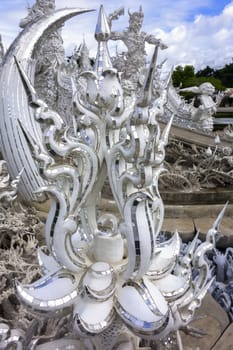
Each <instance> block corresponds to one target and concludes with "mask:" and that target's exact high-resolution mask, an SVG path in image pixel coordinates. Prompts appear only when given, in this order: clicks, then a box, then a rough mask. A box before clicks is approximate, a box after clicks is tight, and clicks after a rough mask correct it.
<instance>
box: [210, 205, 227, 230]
mask: <svg viewBox="0 0 233 350" xmlns="http://www.w3.org/2000/svg"><path fill="white" fill-rule="evenodd" d="M227 206H228V201H227V202H226V204H225V205H224V207H223V208H222V210H221V211H220V213H219V214H218V217H217V219H216V220H215V222H214V224H213V229H214V230H219V225H220V224H221V221H222V219H223V217H224V214H225V211H226V209H227Z"/></svg>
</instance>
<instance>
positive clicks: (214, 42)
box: [0, 0, 233, 69]
mask: <svg viewBox="0 0 233 350" xmlns="http://www.w3.org/2000/svg"><path fill="white" fill-rule="evenodd" d="M33 4H34V0H7V1H6V0H0V13H1V22H0V34H1V35H2V40H3V43H4V46H5V48H7V47H9V45H10V43H11V42H12V41H13V40H14V38H15V37H16V36H17V34H18V33H19V31H20V28H19V27H18V23H19V21H20V19H22V18H23V17H25V16H26V14H27V6H28V5H29V6H32V5H33ZM100 4H103V5H104V8H105V11H106V13H107V14H109V13H111V12H113V11H114V10H115V9H116V8H118V7H120V6H124V7H125V15H124V16H122V17H121V18H120V20H118V21H114V23H113V29H114V30H124V29H125V28H126V27H127V25H128V15H127V10H128V8H129V9H130V10H131V11H136V10H138V8H139V5H142V8H143V11H144V14H145V16H144V24H143V30H144V31H146V32H147V33H150V34H153V35H156V36H157V37H158V38H161V39H162V40H163V41H164V42H165V43H166V44H167V45H168V49H167V50H165V51H163V52H161V53H160V57H159V58H160V60H163V59H164V58H167V65H169V66H171V65H177V64H193V65H194V66H195V67H196V68H197V69H200V68H204V67H205V66H206V65H210V66H212V67H221V66H223V65H224V64H226V63H230V62H232V58H233V40H232V38H233V0H232V1H223V0H221V1H219V0H195V1H192V0H191V1H190V0H175V1H174V0H156V1H151V0H141V1H135V0H120V1H119V2H117V5H116V2H113V1H111V2H110V1H109V0H102V1H101V0H56V6H57V8H62V7H81V8H92V9H96V10H97V12H93V13H88V14H84V15H81V16H78V17H77V18H76V19H72V20H70V21H68V22H67V23H66V25H65V27H64V29H63V39H64V45H65V48H66V51H67V53H68V54H70V53H71V52H72V51H73V49H74V47H75V46H78V45H79V44H80V43H81V42H82V40H83V36H85V40H86V43H87V45H88V47H89V49H90V53H91V55H92V56H95V52H96V42H95V40H94V37H93V32H94V29H95V24H96V19H97V15H98V9H99V6H100ZM117 45H118V49H119V50H124V47H123V45H122V44H121V43H118V44H117ZM109 46H110V48H111V49H113V50H115V48H116V43H115V42H114V43H109ZM151 49H152V48H151V47H150V46H149V45H148V46H147V51H148V54H150V51H151Z"/></svg>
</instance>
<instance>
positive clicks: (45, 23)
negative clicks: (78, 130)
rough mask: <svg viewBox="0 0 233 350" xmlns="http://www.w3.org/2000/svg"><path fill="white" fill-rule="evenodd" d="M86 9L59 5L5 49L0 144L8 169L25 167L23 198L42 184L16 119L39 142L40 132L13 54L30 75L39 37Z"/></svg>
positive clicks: (0, 84)
mask: <svg viewBox="0 0 233 350" xmlns="http://www.w3.org/2000/svg"><path fill="white" fill-rule="evenodd" d="M89 11H92V10H88V9H77V8H76V9H74V8H73V9H61V10H58V11H56V12H54V13H52V14H50V15H49V16H46V17H43V18H42V19H40V20H39V21H37V22H35V23H33V24H32V25H30V26H27V27H26V28H25V29H24V30H23V31H22V32H21V34H20V35H19V36H18V37H17V38H16V40H15V41H14V42H13V44H12V45H11V47H10V48H9V50H8V52H7V53H6V55H5V57H4V60H3V63H2V66H1V72H0V98H1V101H2V103H1V104H0V113H1V118H0V148H1V152H2V154H3V157H4V159H5V160H6V161H7V163H8V165H9V173H10V175H11V177H12V178H15V177H16V176H17V175H18V173H19V172H20V170H21V169H22V168H24V169H25V171H24V173H23V174H22V178H21V182H20V184H19V192H20V194H21V196H22V197H23V198H24V199H25V200H26V201H31V200H35V199H36V196H35V194H34V192H35V191H36V190H37V189H38V188H40V187H41V186H43V185H44V183H45V182H44V180H43V179H42V178H41V176H40V174H39V172H38V168H37V164H36V163H35V161H34V159H33V157H32V155H31V150H30V147H29V145H28V143H27V140H26V139H25V136H24V134H23V133H22V131H21V130H20V129H19V128H18V123H17V122H16V120H17V119H20V120H21V121H22V122H23V123H24V124H25V125H27V127H28V129H29V131H30V132H31V134H32V135H33V137H34V138H35V140H36V142H37V143H38V144H39V145H40V144H41V141H42V135H41V130H40V126H39V125H38V123H36V121H35V118H34V113H33V111H32V110H31V108H30V107H27V106H28V104H27V95H26V93H25V90H24V86H23V84H22V81H21V78H20V76H19V74H17V66H16V64H15V60H14V56H16V57H17V58H18V60H20V61H21V63H22V65H23V68H24V69H25V71H26V73H27V75H28V76H29V78H30V79H31V80H32V81H33V77H34V66H35V62H34V61H33V58H34V50H35V47H36V45H37V44H38V42H39V41H40V39H41V38H42V37H43V36H44V35H45V34H46V33H47V32H48V31H50V30H52V28H53V27H54V26H55V27H57V26H58V27H60V26H61V25H62V24H63V23H64V22H65V21H66V20H68V19H69V18H71V17H73V16H76V15H79V14H82V13H85V12H89Z"/></svg>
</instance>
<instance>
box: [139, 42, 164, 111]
mask: <svg viewBox="0 0 233 350" xmlns="http://www.w3.org/2000/svg"><path fill="white" fill-rule="evenodd" d="M158 49H159V45H156V46H155V49H154V53H153V56H152V59H151V62H150V67H149V68H148V71H147V76H146V78H145V81H144V85H143V88H142V91H141V97H140V98H139V101H138V103H137V105H138V106H139V107H146V106H148V105H149V104H150V102H151V98H152V87H153V79H154V73H155V67H156V61H157V57H158Z"/></svg>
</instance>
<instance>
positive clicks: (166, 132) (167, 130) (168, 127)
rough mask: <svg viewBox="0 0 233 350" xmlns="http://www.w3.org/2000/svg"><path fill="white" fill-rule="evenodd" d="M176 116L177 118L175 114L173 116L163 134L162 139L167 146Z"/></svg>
mask: <svg viewBox="0 0 233 350" xmlns="http://www.w3.org/2000/svg"><path fill="white" fill-rule="evenodd" d="M174 116H175V114H173V115H172V116H171V119H170V120H169V122H168V123H167V125H166V126H165V128H164V130H163V134H162V137H161V139H162V141H163V143H164V145H165V146H166V145H167V144H168V138H169V133H170V130H171V126H172V122H173V119H174Z"/></svg>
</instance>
